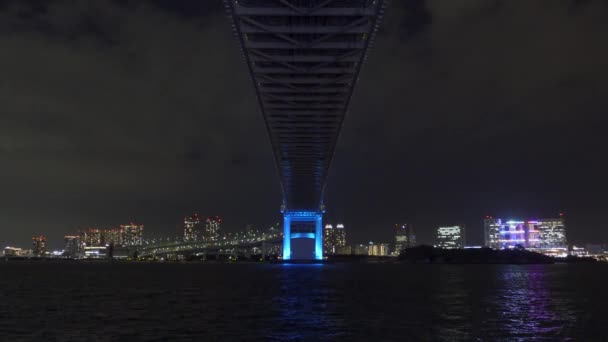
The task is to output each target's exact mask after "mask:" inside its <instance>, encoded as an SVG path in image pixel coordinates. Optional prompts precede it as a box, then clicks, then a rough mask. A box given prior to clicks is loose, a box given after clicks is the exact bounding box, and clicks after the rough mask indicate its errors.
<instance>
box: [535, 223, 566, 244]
mask: <svg viewBox="0 0 608 342" xmlns="http://www.w3.org/2000/svg"><path fill="white" fill-rule="evenodd" d="M560 216H562V217H560V218H554V219H541V220H538V222H537V229H538V238H539V239H540V245H539V247H540V248H545V249H550V248H567V247H568V242H567V240H566V223H565V221H564V217H563V215H560Z"/></svg>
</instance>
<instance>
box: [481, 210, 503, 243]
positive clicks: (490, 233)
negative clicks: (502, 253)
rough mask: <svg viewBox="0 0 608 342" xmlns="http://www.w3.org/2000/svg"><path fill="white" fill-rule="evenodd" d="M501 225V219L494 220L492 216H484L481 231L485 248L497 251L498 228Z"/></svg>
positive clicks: (498, 240) (498, 241)
mask: <svg viewBox="0 0 608 342" xmlns="http://www.w3.org/2000/svg"><path fill="white" fill-rule="evenodd" d="M501 225H502V219H498V218H494V217H492V216H486V217H485V218H484V220H483V231H484V241H485V246H486V247H490V248H494V249H499V248H501V244H500V227H501Z"/></svg>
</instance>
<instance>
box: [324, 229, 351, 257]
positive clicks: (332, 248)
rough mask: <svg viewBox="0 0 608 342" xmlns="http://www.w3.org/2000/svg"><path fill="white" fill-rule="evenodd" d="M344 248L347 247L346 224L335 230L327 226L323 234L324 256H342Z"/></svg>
mask: <svg viewBox="0 0 608 342" xmlns="http://www.w3.org/2000/svg"><path fill="white" fill-rule="evenodd" d="M344 247H346V230H345V229H344V224H342V223H338V224H337V225H336V227H335V228H334V226H333V225H331V224H326V225H325V229H324V232H323V254H325V255H332V254H340V253H343V252H344Z"/></svg>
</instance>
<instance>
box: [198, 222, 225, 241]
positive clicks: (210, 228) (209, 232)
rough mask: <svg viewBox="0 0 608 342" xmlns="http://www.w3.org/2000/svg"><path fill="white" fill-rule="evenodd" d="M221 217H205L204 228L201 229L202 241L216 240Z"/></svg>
mask: <svg viewBox="0 0 608 342" xmlns="http://www.w3.org/2000/svg"><path fill="white" fill-rule="evenodd" d="M221 224H222V218H221V217H219V216H215V217H207V220H205V230H204V231H203V236H202V238H203V241H206V242H215V241H218V239H219V235H220V228H221Z"/></svg>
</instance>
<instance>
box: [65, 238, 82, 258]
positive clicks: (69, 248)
mask: <svg viewBox="0 0 608 342" xmlns="http://www.w3.org/2000/svg"><path fill="white" fill-rule="evenodd" d="M63 239H64V241H65V247H64V248H63V255H64V256H66V257H68V258H75V257H77V256H78V254H79V253H80V236H72V235H67V236H64V238H63Z"/></svg>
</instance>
